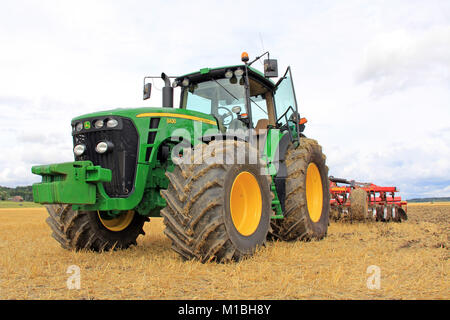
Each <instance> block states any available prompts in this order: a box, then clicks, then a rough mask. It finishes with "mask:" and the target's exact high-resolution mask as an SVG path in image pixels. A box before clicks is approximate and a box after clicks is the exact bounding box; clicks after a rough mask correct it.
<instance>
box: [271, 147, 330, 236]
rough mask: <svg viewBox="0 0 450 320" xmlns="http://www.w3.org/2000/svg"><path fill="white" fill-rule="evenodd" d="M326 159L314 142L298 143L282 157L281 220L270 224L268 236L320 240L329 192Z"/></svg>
mask: <svg viewBox="0 0 450 320" xmlns="http://www.w3.org/2000/svg"><path fill="white" fill-rule="evenodd" d="M325 160H326V157H325V155H324V154H323V153H322V148H321V147H320V146H319V144H318V143H317V141H315V140H313V139H308V138H301V139H300V146H299V147H297V148H295V147H294V145H291V146H290V147H289V148H288V151H287V154H286V167H287V172H288V176H287V179H286V200H285V213H284V219H280V220H272V222H271V224H272V235H273V236H275V237H276V238H279V239H280V240H285V241H290V240H310V239H322V238H323V237H325V235H326V234H327V229H328V221H329V211H330V192H329V181H328V167H327V166H326V164H325Z"/></svg>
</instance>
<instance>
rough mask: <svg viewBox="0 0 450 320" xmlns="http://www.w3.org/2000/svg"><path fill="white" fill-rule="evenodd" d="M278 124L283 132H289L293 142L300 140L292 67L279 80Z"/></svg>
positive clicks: (276, 87)
mask: <svg viewBox="0 0 450 320" xmlns="http://www.w3.org/2000/svg"><path fill="white" fill-rule="evenodd" d="M274 102H275V114H276V122H277V125H278V126H279V128H280V130H281V131H286V130H287V131H288V133H289V137H290V139H291V141H300V140H299V121H300V116H299V113H298V106H297V98H296V96H295V90H294V84H293V81H292V73H291V67H288V68H287V70H286V73H285V74H284V76H283V77H281V78H280V80H278V83H277V84H276V86H275V93H274Z"/></svg>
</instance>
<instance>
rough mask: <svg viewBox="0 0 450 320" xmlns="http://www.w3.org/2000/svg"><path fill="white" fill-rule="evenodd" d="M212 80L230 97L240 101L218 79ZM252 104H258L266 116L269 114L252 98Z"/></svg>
mask: <svg viewBox="0 0 450 320" xmlns="http://www.w3.org/2000/svg"><path fill="white" fill-rule="evenodd" d="M212 80H213V81H214V82H215V83H217V84H218V85H219V86H221V87H222V88H223V90H225V91H226V92H227V93H228V94H229V95H230V96H232V97H233V98H234V99H236V100H239V99H238V98H236V97H235V96H234V95H233V94H232V93H231V92H230V91H228V90H227V88H225V87H224V86H223V85H221V84H220V83H219V82H218V81H217V80H216V79H214V78H212ZM250 100H251V102H253V103H254V104H256V106H257V107H258V108H260V109H261V111H262V112H264V113H265V114H268V113H267V111H265V110H264V109H263V108H261V107H260V106H259V105H258V104H257V103H256V102H255V101H253V99H252V98H251V97H250Z"/></svg>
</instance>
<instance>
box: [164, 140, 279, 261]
mask: <svg viewBox="0 0 450 320" xmlns="http://www.w3.org/2000/svg"><path fill="white" fill-rule="evenodd" d="M252 152H257V151H256V150H255V149H253V148H251V147H250V146H249V145H248V144H247V143H245V142H242V141H213V142H211V143H210V144H209V145H203V144H201V145H198V146H196V147H195V148H194V150H193V154H192V155H191V156H190V157H189V159H191V160H193V159H194V158H195V159H201V161H198V162H201V163H198V164H195V163H194V164H185V163H182V162H181V161H177V160H176V159H174V162H177V165H176V166H175V169H174V171H173V172H166V176H167V177H168V178H169V181H170V183H169V187H168V189H167V190H163V191H161V194H162V196H163V197H164V198H165V199H166V201H167V206H166V207H165V208H164V209H163V210H162V211H161V215H162V216H163V217H164V224H165V225H166V229H165V231H164V233H165V234H166V235H167V236H168V237H169V238H170V239H171V240H172V249H173V250H174V251H176V252H177V253H178V254H180V256H181V257H183V258H184V259H186V260H191V259H198V260H200V261H202V262H208V261H217V262H226V261H232V260H233V261H238V260H240V259H241V258H243V257H245V256H249V255H252V254H253V253H254V251H255V249H256V248H257V247H258V246H259V245H262V244H263V243H264V241H265V239H266V236H267V232H268V229H269V223H270V222H269V221H270V215H271V213H272V211H271V201H272V196H271V193H270V180H269V178H268V176H265V175H262V174H261V172H262V171H261V169H262V164H260V163H259V160H258V161H256V162H257V163H256V164H252V163H251V161H249V160H250V158H249V154H251V153H252ZM238 154H241V155H242V154H243V155H245V157H243V158H244V159H243V160H244V161H243V162H242V164H227V163H225V164H220V163H217V161H216V160H219V159H223V158H224V157H225V156H226V157H228V156H232V157H234V159H236V157H238ZM213 157H216V160H213V159H212V158H213ZM258 158H259V157H255V159H258ZM192 162H193V161H192ZM192 162H191V163H192ZM219 162H220V160H219Z"/></svg>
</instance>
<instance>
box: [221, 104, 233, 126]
mask: <svg viewBox="0 0 450 320" xmlns="http://www.w3.org/2000/svg"><path fill="white" fill-rule="evenodd" d="M220 109H224V110H225V111H226V113H224V114H219V110H220ZM217 115H218V118H219V119H220V121H222V124H223V125H224V126H228V125H229V124H230V123H231V121H233V120H234V114H233V112H231V110H230V109H228V108H226V107H217ZM230 117H231V119H229V120H227V121H225V119H227V118H230Z"/></svg>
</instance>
